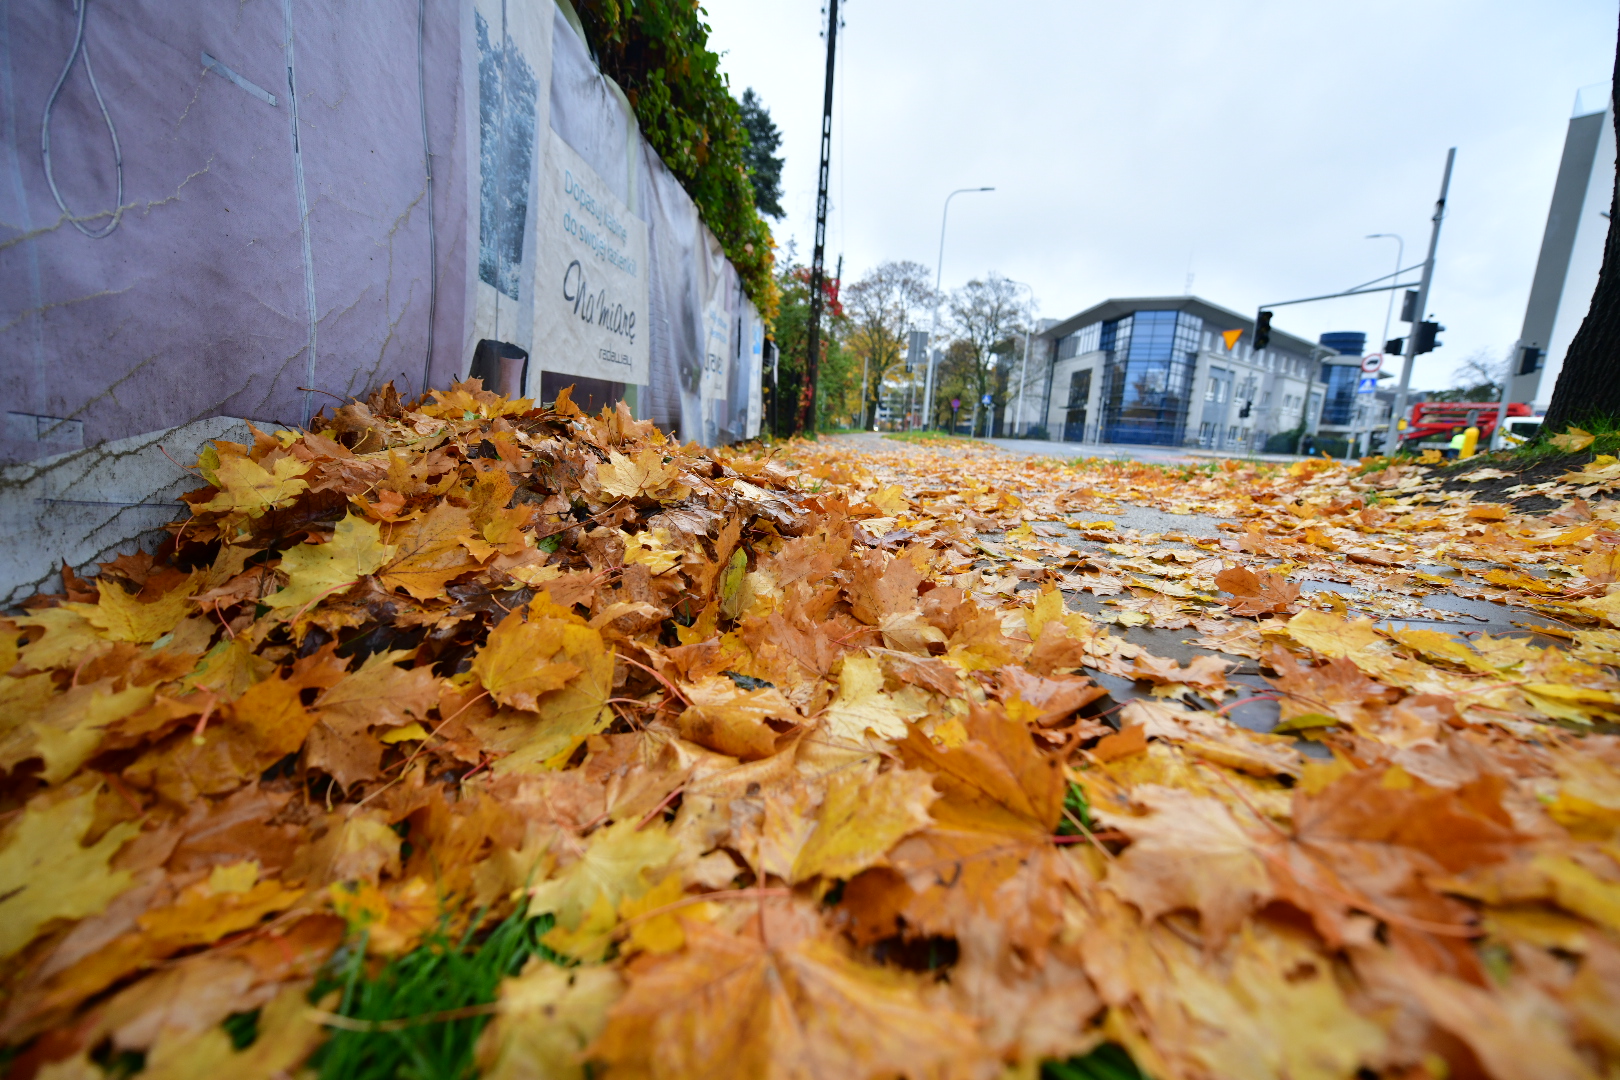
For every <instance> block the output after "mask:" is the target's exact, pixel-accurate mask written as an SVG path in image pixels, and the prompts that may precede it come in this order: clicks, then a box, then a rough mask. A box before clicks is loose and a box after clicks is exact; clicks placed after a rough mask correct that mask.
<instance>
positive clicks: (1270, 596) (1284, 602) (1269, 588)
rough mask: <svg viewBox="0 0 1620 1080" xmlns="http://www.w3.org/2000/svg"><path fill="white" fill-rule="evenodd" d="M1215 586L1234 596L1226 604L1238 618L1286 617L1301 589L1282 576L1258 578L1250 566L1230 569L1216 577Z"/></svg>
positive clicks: (1268, 574) (1259, 576)
mask: <svg viewBox="0 0 1620 1080" xmlns="http://www.w3.org/2000/svg"><path fill="white" fill-rule="evenodd" d="M1215 585H1216V587H1217V588H1220V589H1224V590H1225V591H1227V592H1229V593H1231V594H1232V598H1231V599H1230V600H1222V601H1221V603H1223V604H1225V605H1226V606H1227V607H1228V608H1229V609H1231V612H1232V614H1234V615H1283V614H1287V613H1288V612H1290V611H1292V610H1293V604H1294V601H1296V600H1298V599H1299V586H1298V585H1295V584H1293V583H1292V582H1290V581H1288V580H1287V579H1286V578H1284V577H1283V576H1282V575H1281V574H1273V573H1270V572H1266V573H1262V574H1258V575H1257V574H1255V572H1254V571H1252V570H1250V569H1249V568H1248V567H1246V566H1230V567H1227V568H1226V569H1225V570H1222V571H1221V572H1220V573H1219V574H1216V575H1215Z"/></svg>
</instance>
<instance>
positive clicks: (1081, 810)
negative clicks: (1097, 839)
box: [1057, 782, 1097, 836]
mask: <svg viewBox="0 0 1620 1080" xmlns="http://www.w3.org/2000/svg"><path fill="white" fill-rule="evenodd" d="M1063 809H1065V810H1067V811H1068V813H1067V814H1064V815H1063V820H1062V821H1060V822H1058V827H1057V831H1058V835H1059V836H1079V835H1080V829H1079V828H1078V827H1077V826H1076V825H1075V823H1074V821H1071V820H1070V815H1073V817H1074V819H1075V820H1077V821H1079V822H1080V824H1081V825H1084V826H1085V827H1086V828H1087V829H1089V830H1092V831H1096V828H1097V826H1096V825H1094V824H1092V822H1091V804H1090V803H1089V802H1087V801H1086V791H1085V788H1082V787H1081V786H1080V785H1079V784H1076V783H1072V782H1071V783H1070V784H1069V790H1067V791H1065V792H1064V793H1063Z"/></svg>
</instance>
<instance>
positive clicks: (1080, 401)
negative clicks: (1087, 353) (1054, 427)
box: [1063, 368, 1091, 442]
mask: <svg viewBox="0 0 1620 1080" xmlns="http://www.w3.org/2000/svg"><path fill="white" fill-rule="evenodd" d="M1090 400H1091V369H1090V368H1086V369H1085V370H1084V371H1076V372H1072V373H1071V374H1070V375H1069V402H1068V405H1067V411H1066V412H1065V413H1064V417H1063V441H1064V442H1085V439H1086V404H1087V402H1089V401H1090Z"/></svg>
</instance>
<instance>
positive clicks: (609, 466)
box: [596, 447, 691, 500]
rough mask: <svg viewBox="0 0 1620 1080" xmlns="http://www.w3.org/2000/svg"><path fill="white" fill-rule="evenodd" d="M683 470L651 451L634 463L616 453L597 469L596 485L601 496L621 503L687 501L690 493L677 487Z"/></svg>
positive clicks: (679, 485)
mask: <svg viewBox="0 0 1620 1080" xmlns="http://www.w3.org/2000/svg"><path fill="white" fill-rule="evenodd" d="M680 474H681V470H680V466H679V465H678V464H677V463H676V462H675V461H673V460H671V461H668V462H666V461H665V460H664V455H663V454H662V453H660V452H659V451H658V450H655V449H653V448H651V447H648V448H647V449H645V450H643V451H642V452H641V453H639V454H637V455H636V456H635V458H634V459H633V460H632V459H631V458H628V457H625V456H624V455H623V454H621V453H619V452H618V451H617V450H613V451H610V452H609V454H608V460H607V461H605V462H603V463H602V464H600V465H598V466H597V467H596V481H597V483H598V484H600V485H601V486H602V492H603V493H604V494H606V495H611V496H613V497H615V498H620V499H633V498H635V497H637V496H638V495H646V496H648V497H650V498H656V499H666V500H675V499H684V498H686V496H687V495H688V494H690V493H691V489H690V488H688V487H686V486H685V485H684V484H680V483H677V480H678V478H679V477H680Z"/></svg>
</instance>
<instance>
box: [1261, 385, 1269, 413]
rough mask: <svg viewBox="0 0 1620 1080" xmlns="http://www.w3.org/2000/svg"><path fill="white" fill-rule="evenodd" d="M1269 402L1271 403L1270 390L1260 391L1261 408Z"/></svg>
mask: <svg viewBox="0 0 1620 1080" xmlns="http://www.w3.org/2000/svg"><path fill="white" fill-rule="evenodd" d="M1270 404H1271V391H1270V390H1266V391H1262V392H1261V394H1260V407H1261V408H1262V409H1263V408H1265V407H1266V406H1267V405H1270Z"/></svg>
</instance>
